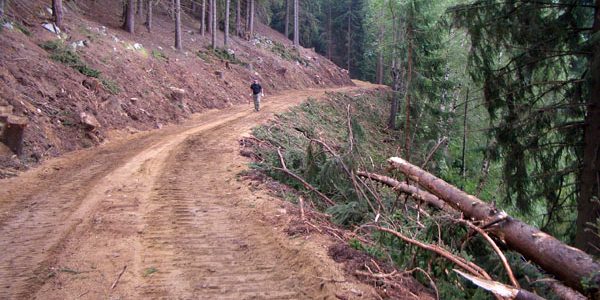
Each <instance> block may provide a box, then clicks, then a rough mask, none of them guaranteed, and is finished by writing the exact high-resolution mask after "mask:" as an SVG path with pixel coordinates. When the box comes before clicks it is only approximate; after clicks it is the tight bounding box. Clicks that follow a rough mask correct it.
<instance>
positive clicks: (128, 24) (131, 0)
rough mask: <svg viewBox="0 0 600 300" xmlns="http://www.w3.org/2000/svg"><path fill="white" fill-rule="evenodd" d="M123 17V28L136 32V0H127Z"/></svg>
mask: <svg viewBox="0 0 600 300" xmlns="http://www.w3.org/2000/svg"><path fill="white" fill-rule="evenodd" d="M123 19H125V22H124V23H123V29H125V31H127V32H129V33H131V34H133V33H135V0H127V2H126V6H125V16H124V18H123Z"/></svg>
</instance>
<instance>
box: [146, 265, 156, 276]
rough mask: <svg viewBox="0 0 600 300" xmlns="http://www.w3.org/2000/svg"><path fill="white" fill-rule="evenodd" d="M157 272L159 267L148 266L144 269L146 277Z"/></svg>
mask: <svg viewBox="0 0 600 300" xmlns="http://www.w3.org/2000/svg"><path fill="white" fill-rule="evenodd" d="M156 272H158V269H157V268H155V267H150V268H146V269H145V270H144V274H143V276H144V277H148V276H150V275H152V274H154V273H156Z"/></svg>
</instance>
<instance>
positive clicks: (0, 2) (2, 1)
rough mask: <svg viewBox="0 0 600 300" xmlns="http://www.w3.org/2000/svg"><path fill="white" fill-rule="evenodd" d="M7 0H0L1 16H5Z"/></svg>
mask: <svg viewBox="0 0 600 300" xmlns="http://www.w3.org/2000/svg"><path fill="white" fill-rule="evenodd" d="M5 2H6V0H0V18H2V17H3V16H4V4H5Z"/></svg>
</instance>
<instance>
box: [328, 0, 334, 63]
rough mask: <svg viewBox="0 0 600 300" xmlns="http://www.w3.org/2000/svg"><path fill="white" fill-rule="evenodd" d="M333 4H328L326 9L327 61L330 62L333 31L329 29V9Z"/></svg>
mask: <svg viewBox="0 0 600 300" xmlns="http://www.w3.org/2000/svg"><path fill="white" fill-rule="evenodd" d="M332 6H333V3H331V1H330V2H329V5H328V7H327V59H329V60H331V54H332V53H333V36H332V35H333V30H332V27H331V7H332Z"/></svg>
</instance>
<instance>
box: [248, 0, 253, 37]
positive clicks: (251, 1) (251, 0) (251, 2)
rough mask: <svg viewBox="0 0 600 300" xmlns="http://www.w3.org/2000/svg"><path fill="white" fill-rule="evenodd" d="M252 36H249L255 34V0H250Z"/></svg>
mask: <svg viewBox="0 0 600 300" xmlns="http://www.w3.org/2000/svg"><path fill="white" fill-rule="evenodd" d="M249 22H250V26H249V28H250V29H249V31H250V36H249V37H248V38H252V36H253V35H254V0H250V21H249Z"/></svg>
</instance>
